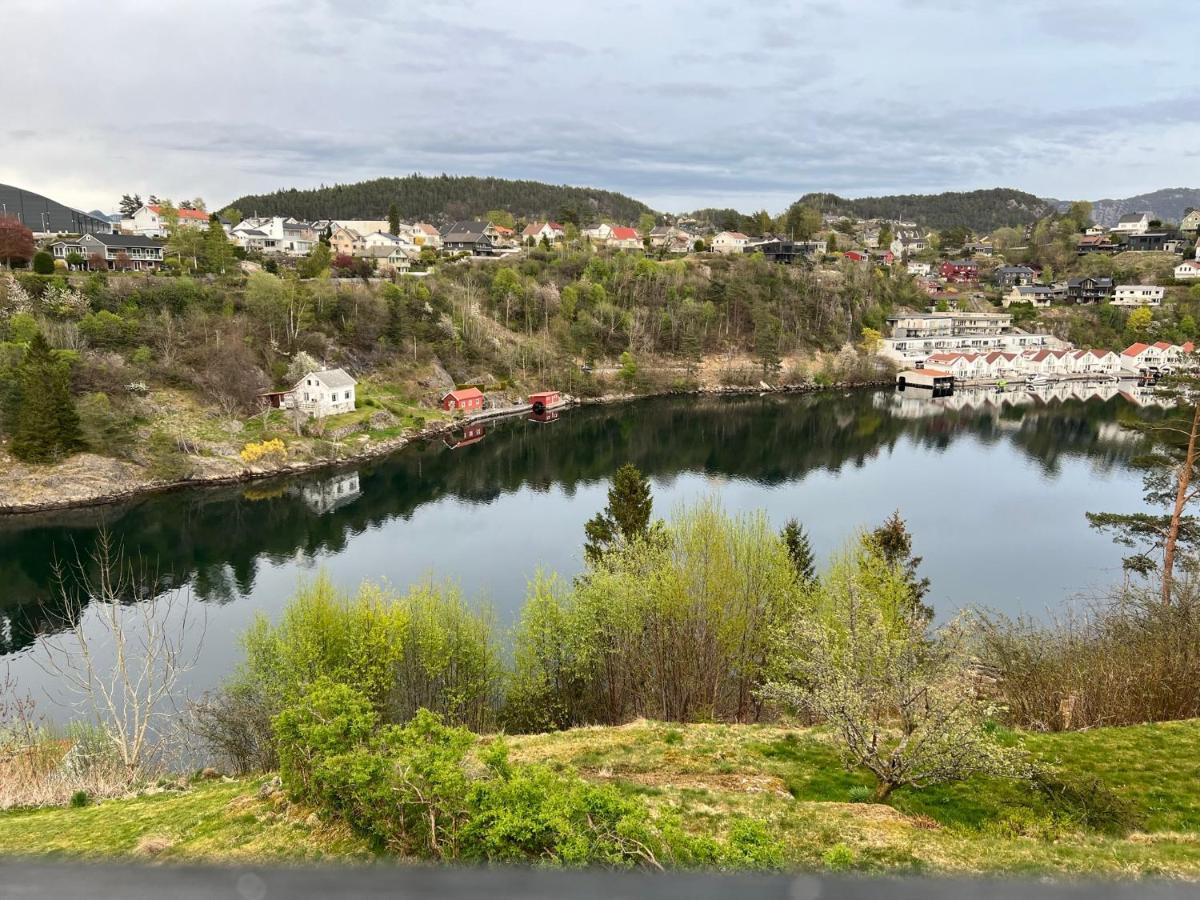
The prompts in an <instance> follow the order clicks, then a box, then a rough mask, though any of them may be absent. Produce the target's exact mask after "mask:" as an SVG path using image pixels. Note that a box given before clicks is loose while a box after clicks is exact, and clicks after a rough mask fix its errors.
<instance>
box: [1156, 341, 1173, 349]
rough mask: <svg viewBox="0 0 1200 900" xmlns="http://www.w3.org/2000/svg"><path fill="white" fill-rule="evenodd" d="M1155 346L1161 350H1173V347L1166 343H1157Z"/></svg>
mask: <svg viewBox="0 0 1200 900" xmlns="http://www.w3.org/2000/svg"><path fill="white" fill-rule="evenodd" d="M1154 346H1155V347H1156V348H1157V349H1159V350H1170V349H1171V345H1170V344H1168V343H1167V342H1166V341H1156V342H1155V344H1154Z"/></svg>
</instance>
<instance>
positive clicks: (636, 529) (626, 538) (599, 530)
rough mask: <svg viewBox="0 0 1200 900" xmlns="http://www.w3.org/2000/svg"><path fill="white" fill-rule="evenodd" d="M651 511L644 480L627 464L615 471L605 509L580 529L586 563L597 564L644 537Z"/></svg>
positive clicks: (639, 472) (647, 529)
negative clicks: (582, 532)
mask: <svg viewBox="0 0 1200 900" xmlns="http://www.w3.org/2000/svg"><path fill="white" fill-rule="evenodd" d="M653 509H654V498H653V497H652V496H651V494H650V482H649V480H647V478H646V476H645V475H643V474H642V473H641V471H640V470H639V469H638V468H637V466H634V465H630V464H628V463H626V464H625V465H623V466H621V468H619V469H617V474H616V475H614V476H613V483H612V487H610V488H609V489H608V506H606V507H605V508H604V510H603V511H602V512H599V513H597V514H596V515H595V516H594V517H592V518H591V519H590V520H589V521H588V523H587V524H586V525H585V526H584V534H585V535H586V536H587V542H586V543H585V544H584V548H583V552H584V555H585V557H586V558H587V560H588V562H589V563H593V564H594V563H597V562H599V561H600V560H602V559H603V558H604V556H605V554H606V553H608V552H609V551H611V550H614V549H616V548H617V547H618V546H621V545H623V544H628V543H631V542H633V541H635V540H638V539H644V538H646V537H648V536H649V534H650V515H651V513H652V512H653Z"/></svg>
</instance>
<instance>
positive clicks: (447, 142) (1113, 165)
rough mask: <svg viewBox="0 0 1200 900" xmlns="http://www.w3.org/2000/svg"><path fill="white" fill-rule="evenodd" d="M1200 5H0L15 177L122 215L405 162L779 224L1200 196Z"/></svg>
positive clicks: (6, 122)
mask: <svg viewBox="0 0 1200 900" xmlns="http://www.w3.org/2000/svg"><path fill="white" fill-rule="evenodd" d="M1190 12H1191V10H1190V9H1189V8H1188V5H1187V4H1186V3H1185V4H1182V5H1181V4H1179V3H1177V2H1170V3H1168V2H1151V0H1138V2H1130V0H1113V2H1108V0H1093V2H1090V3H1067V2H1064V0H1002V2H1000V0H986V2H983V0H980V2H970V0H961V2H950V0H863V2H849V0H847V2H840V3H839V2H833V0H795V2H788V0H774V2H769V3H741V2H736V0H723V2H709V0H639V2H624V0H588V2H577V0H552V2H526V0H507V2H495V0H487V2H474V0H429V2H424V3H413V2H402V0H373V2H366V0H359V2H355V0H338V2H336V3H335V2H332V0H329V2H306V0H290V2H276V0H270V2H265V0H254V2H250V0H203V2H183V0H147V2H140V0H106V2H103V3H84V2H78V0H58V2H50V0H0V32H2V33H3V34H4V41H3V44H4V48H5V49H4V54H5V60H4V64H3V74H2V75H0V83H3V84H4V86H5V87H7V88H10V89H9V90H5V91H4V96H5V102H4V105H3V108H2V109H0V182H5V183H10V184H16V185H19V186H22V187H26V188H29V189H31V190H34V191H38V192H40V193H43V194H47V195H48V196H50V197H52V198H54V199H56V200H59V201H61V202H64V203H67V204H69V205H72V206H77V207H82V208H84V209H91V208H94V207H99V208H101V209H104V210H113V209H115V207H116V204H117V200H118V199H119V197H120V195H121V194H122V193H123V192H127V191H128V192H134V191H137V192H140V193H141V194H142V195H143V196H146V195H148V194H150V193H156V194H159V195H160V196H168V197H172V198H175V199H182V198H188V197H193V196H196V195H200V196H203V197H204V198H205V199H206V200H207V201H208V202H209V205H210V206H212V207H216V206H219V205H222V204H224V203H226V202H228V201H229V200H231V199H233V198H234V197H236V196H239V195H241V194H244V193H247V192H261V191H269V190H273V189H275V188H279V187H312V186H316V185H319V184H322V183H325V184H332V183H335V182H352V181H359V180H362V179H365V178H372V177H377V176H382V175H403V174H407V173H410V172H423V173H427V174H437V173H441V172H448V173H452V174H472V175H498V176H504V177H514V178H534V179H538V180H541V181H550V182H556V183H569V184H579V185H590V186H594V187H603V188H610V189H613V190H619V191H623V192H625V193H628V194H631V195H633V196H635V197H637V198H639V199H641V200H644V201H646V202H648V203H650V204H651V205H652V206H654V207H656V208H658V209H664V210H672V211H681V210H685V209H693V208H696V207H700V206H736V207H738V208H742V209H752V208H758V207H763V206H765V207H766V208H768V209H770V210H771V211H772V212H777V211H779V210H781V209H782V208H784V207H785V206H786V205H787V204H788V203H789V202H791V201H792V200H794V199H795V198H796V197H797V196H799V195H800V194H802V193H805V192H807V191H817V190H829V191H835V192H837V193H840V194H844V195H849V196H861V195H866V194H878V193H898V192H928V191H940V190H958V189H971V188H980V187H996V186H1004V187H1015V188H1020V189H1023V190H1028V191H1031V192H1034V193H1036V194H1039V195H1041V196H1054V197H1059V198H1079V197H1084V198H1087V199H1098V198H1100V197H1124V196H1128V195H1131V194H1136V193H1141V192H1144V191H1149V190H1154V189H1157V188H1161V187H1177V186H1189V187H1200V114H1198V111H1200V75H1198V74H1197V69H1196V60H1197V54H1198V53H1200V50H1198V47H1200V39H1198V38H1197V31H1196V19H1195V18H1194V17H1193V16H1191V15H1190ZM14 82H15V85H14V84H13V83H14ZM14 86H15V90H13V89H11V88H13V87H14Z"/></svg>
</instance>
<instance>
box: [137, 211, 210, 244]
mask: <svg viewBox="0 0 1200 900" xmlns="http://www.w3.org/2000/svg"><path fill="white" fill-rule="evenodd" d="M176 212H178V213H179V225H180V227H183V228H207V227H208V213H206V212H204V211H203V210H200V209H180V210H176ZM126 221H127V222H128V223H129V224H128V225H127V226H125V227H126V228H127V230H130V231H132V232H133V233H134V234H140V235H141V236H142V237H158V238H160V237H166V236H167V220H166V219H165V218H163V214H162V207H161V206H159V205H158V204H155V205H153V206H147V205H142V206H139V207H138V208H137V210H136V211H135V212H134V214H133V215H132V216H131V217H130V218H129V219H127V220H126Z"/></svg>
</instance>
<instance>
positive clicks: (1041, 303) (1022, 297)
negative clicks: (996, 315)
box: [1001, 284, 1054, 309]
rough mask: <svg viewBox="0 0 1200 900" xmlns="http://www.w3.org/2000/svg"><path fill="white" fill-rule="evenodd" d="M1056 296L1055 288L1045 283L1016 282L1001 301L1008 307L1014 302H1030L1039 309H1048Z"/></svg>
mask: <svg viewBox="0 0 1200 900" xmlns="http://www.w3.org/2000/svg"><path fill="white" fill-rule="evenodd" d="M1053 298H1054V288H1052V287H1050V286H1049V285H1045V284H1016V285H1013V289H1012V290H1011V291H1009V292H1008V293H1007V294H1005V295H1004V297H1003V299H1002V300H1001V302H1002V303H1003V304H1004V308H1005V309H1008V308H1009V306H1011V305H1012V304H1014V303H1030V304H1032V305H1033V306H1034V307H1036V308H1037V309H1047V308H1049V306H1050V301H1051V300H1052V299H1053Z"/></svg>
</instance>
